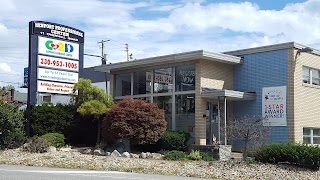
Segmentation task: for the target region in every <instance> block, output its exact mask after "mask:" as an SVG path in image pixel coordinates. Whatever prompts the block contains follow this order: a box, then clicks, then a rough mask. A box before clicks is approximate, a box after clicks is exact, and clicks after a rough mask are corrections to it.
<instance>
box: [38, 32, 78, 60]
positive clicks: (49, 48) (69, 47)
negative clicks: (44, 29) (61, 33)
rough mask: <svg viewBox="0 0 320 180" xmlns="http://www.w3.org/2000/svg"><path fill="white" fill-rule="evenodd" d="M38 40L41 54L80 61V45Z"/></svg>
mask: <svg viewBox="0 0 320 180" xmlns="http://www.w3.org/2000/svg"><path fill="white" fill-rule="evenodd" d="M38 39H39V43H38V53H39V54H43V55H49V56H52V55H53V56H57V57H63V58H71V59H75V60H79V44H76V43H72V42H68V41H61V40H55V39H51V38H45V37H38Z"/></svg>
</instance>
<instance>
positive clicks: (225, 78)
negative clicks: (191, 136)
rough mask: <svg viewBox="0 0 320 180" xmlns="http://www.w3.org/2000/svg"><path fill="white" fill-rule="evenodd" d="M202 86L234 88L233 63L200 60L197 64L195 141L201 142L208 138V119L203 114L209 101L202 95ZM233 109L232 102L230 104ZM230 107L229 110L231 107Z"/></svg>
mask: <svg viewBox="0 0 320 180" xmlns="http://www.w3.org/2000/svg"><path fill="white" fill-rule="evenodd" d="M201 87H206V88H213V89H232V87H233V65H230V64H224V63H219V62H213V61H209V60H199V62H198V63H197V64H196V90H195V137H196V139H195V143H196V144H197V145H199V144H201V143H200V141H201V140H202V143H203V141H204V143H205V139H206V119H205V118H204V117H203V114H204V112H205V110H206V102H207V101H211V102H213V101H217V100H214V99H210V100H209V99H204V98H202V97H201ZM229 108H230V109H232V103H230V104H229ZM229 108H228V112H229V111H230V109H229Z"/></svg>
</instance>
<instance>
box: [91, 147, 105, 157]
mask: <svg viewBox="0 0 320 180" xmlns="http://www.w3.org/2000/svg"><path fill="white" fill-rule="evenodd" d="M93 154H94V155H98V156H104V155H105V152H104V150H103V149H100V148H98V149H95V150H94V151H93Z"/></svg>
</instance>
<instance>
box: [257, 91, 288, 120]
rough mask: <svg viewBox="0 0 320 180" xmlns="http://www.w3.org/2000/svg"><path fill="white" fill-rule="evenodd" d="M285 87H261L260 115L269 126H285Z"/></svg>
mask: <svg viewBox="0 0 320 180" xmlns="http://www.w3.org/2000/svg"><path fill="white" fill-rule="evenodd" d="M286 100H287V87H286V86H279V87H265V88H262V117H264V118H265V119H267V120H268V123H270V126H287V105H286Z"/></svg>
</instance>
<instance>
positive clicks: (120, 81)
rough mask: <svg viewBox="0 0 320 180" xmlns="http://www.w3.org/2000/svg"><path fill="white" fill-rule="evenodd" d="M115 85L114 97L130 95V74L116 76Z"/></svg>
mask: <svg viewBox="0 0 320 180" xmlns="http://www.w3.org/2000/svg"><path fill="white" fill-rule="evenodd" d="M115 84H116V85H115V92H114V94H115V96H126V95H131V73H127V74H117V75H116V78H115Z"/></svg>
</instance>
